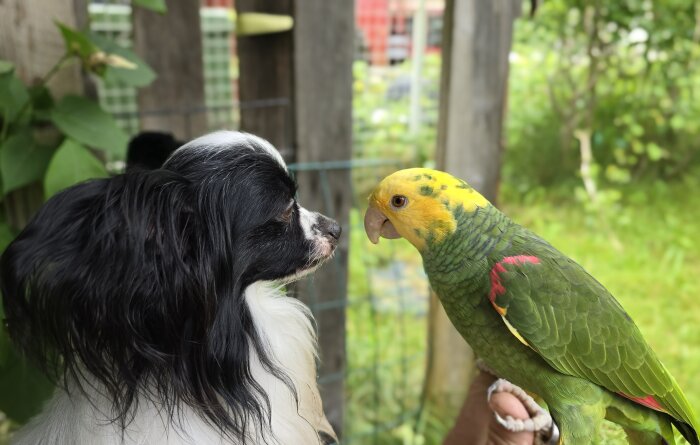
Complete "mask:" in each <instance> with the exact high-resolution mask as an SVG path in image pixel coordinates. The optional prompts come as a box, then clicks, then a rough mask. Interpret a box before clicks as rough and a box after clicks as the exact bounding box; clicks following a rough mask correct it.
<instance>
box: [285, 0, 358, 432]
mask: <svg viewBox="0 0 700 445" xmlns="http://www.w3.org/2000/svg"><path fill="white" fill-rule="evenodd" d="M295 7H296V10H295V26H294V87H295V88H294V98H295V103H294V105H295V107H294V110H295V113H294V115H295V121H296V152H297V161H298V162H316V161H330V160H347V159H350V157H351V155H352V59H353V42H354V36H355V23H354V2H352V1H342V2H336V1H328V0H303V1H297V2H296V3H295ZM298 178H299V185H300V190H299V195H300V197H301V198H302V199H303V200H304V205H305V206H307V207H309V208H312V209H318V210H320V211H322V212H326V213H327V214H329V215H332V216H333V217H334V218H335V219H336V220H337V221H338V222H339V223H340V224H341V226H342V227H343V235H342V237H341V242H340V246H339V247H338V251H337V253H336V259H335V262H334V263H333V264H329V265H327V266H326V267H324V268H323V269H322V270H320V271H319V272H317V273H316V275H315V278H314V279H313V281H312V284H313V288H314V290H315V295H316V296H317V298H318V300H317V302H318V303H319V304H321V305H323V303H324V302H326V303H328V302H331V301H333V302H334V304H330V305H328V306H326V308H325V310H323V312H321V313H319V314H318V315H317V322H318V327H319V341H320V347H321V375H326V376H335V378H332V379H327V380H326V381H325V382H322V391H321V395H322V397H323V403H324V406H325V407H326V414H327V415H328V420H329V421H330V423H331V425H333V428H334V429H335V430H336V431H337V432H338V433H339V434H340V433H341V428H342V425H343V403H344V396H343V395H344V391H343V386H344V372H345V367H346V359H345V303H346V291H347V266H348V262H347V260H348V243H349V239H350V235H349V229H350V227H349V210H350V206H351V200H352V195H351V184H350V171H349V170H336V171H329V172H323V171H321V172H309V173H300V174H299V177H298Z"/></svg>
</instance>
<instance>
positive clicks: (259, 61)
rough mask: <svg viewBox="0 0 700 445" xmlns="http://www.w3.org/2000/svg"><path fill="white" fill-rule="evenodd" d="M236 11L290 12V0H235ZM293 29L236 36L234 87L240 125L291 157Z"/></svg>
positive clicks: (287, 156) (292, 137)
mask: <svg viewBox="0 0 700 445" xmlns="http://www.w3.org/2000/svg"><path fill="white" fill-rule="evenodd" d="M236 11H237V12H238V14H241V13H244V12H262V13H270V14H285V15H292V13H293V10H292V1H291V0H276V1H274V2H271V1H265V0H237V1H236ZM292 40H293V32H292V31H286V32H280V33H274V34H263V35H254V36H244V37H239V38H238V40H237V45H236V46H237V52H238V60H239V78H238V91H239V99H240V104H241V107H240V108H241V110H240V113H241V129H242V130H244V131H248V132H250V133H254V134H256V135H258V136H261V137H263V138H265V139H267V140H269V141H270V142H272V144H273V145H274V146H275V147H277V149H278V150H279V151H280V153H282V156H283V157H284V158H285V159H286V160H287V161H293V160H294V156H295V154H294V147H293V145H294V119H293V97H292V96H293V73H292V69H293V68H292V57H293V53H292V48H293V45H292Z"/></svg>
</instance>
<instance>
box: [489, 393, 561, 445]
mask: <svg viewBox="0 0 700 445" xmlns="http://www.w3.org/2000/svg"><path fill="white" fill-rule="evenodd" d="M497 392H508V393H510V394H512V395H514V396H515V397H516V398H518V400H520V401H521V402H522V403H523V405H524V406H525V409H526V410H527V412H528V413H529V414H530V418H529V419H515V418H513V417H511V416H506V417H505V418H503V417H501V416H500V415H499V414H498V413H497V412H495V411H494V413H493V414H494V416H495V417H496V421H497V422H498V423H499V424H500V425H501V426H502V427H503V428H505V429H507V430H508V431H513V432H520V431H532V432H534V433H537V438H536V442H535V443H537V444H541V445H556V444H558V443H559V428H557V425H556V424H555V423H554V421H553V420H552V416H550V415H549V413H548V412H547V411H545V410H544V409H543V408H542V407H541V406H539V405H538V404H537V402H535V400H534V399H533V398H532V397H530V396H529V395H528V394H527V393H526V392H525V391H523V389H522V388H520V387H519V386H516V385H513V384H512V383H510V382H509V381H508V380H504V379H498V380H496V381H495V382H493V384H492V385H491V386H490V387H489V389H488V393H487V397H488V401H489V402H490V401H491V396H492V395H493V394H494V393H497Z"/></svg>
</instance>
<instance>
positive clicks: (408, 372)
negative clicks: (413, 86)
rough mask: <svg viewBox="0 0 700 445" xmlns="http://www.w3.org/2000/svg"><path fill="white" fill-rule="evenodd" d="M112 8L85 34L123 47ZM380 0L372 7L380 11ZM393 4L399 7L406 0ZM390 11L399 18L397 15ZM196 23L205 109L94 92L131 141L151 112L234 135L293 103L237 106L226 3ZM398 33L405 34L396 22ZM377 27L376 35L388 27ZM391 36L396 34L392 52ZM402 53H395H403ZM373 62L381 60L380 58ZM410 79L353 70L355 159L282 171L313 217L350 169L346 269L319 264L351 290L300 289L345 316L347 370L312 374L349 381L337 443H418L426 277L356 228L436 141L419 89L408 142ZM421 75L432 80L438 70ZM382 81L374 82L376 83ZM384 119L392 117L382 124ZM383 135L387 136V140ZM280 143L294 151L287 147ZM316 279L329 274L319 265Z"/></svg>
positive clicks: (430, 95)
mask: <svg viewBox="0 0 700 445" xmlns="http://www.w3.org/2000/svg"><path fill="white" fill-rule="evenodd" d="M103 3H104V2H103ZM113 3H115V2H109V1H108V2H106V4H100V5H91V7H90V14H91V18H92V22H91V27H92V29H93V31H96V32H98V33H102V34H104V35H106V36H109V37H112V38H115V39H116V40H117V41H118V42H120V43H121V44H122V45H124V46H126V47H130V46H131V40H130V39H131V28H130V16H129V14H130V8H129V7H128V6H127V5H123V4H113ZM120 3H123V2H120ZM360 3H362V2H358V7H360V6H361V5H360ZM375 3H376V2H375ZM379 3H381V2H379ZM379 3H377V5H369V6H371V7H381V5H380V4H379ZM398 3H399V4H403V6H406V5H408V4H409V3H410V2H407V1H400V2H398ZM432 3H435V2H432ZM439 3H441V2H439ZM400 6H401V5H400ZM212 11H214V12H212ZM409 12H410V10H409V9H405V10H403V9H402V10H401V11H399V14H398V15H399V17H403V18H404V19H406V18H410V14H409ZM368 14H369V15H368ZM396 15H397V14H395V13H394V17H395V16H396ZM384 16H386V17H389V18H391V17H392V15H391V14H384V12H383V11H371V10H370V11H365V15H364V16H363V17H365V19H364V20H365V21H364V22H363V23H358V32H360V33H362V32H366V31H367V30H368V26H369V27H387V26H388V27H390V29H389V30H388V31H386V33H387V35H388V33H389V32H392V33H394V34H395V33H396V32H397V28H396V24H395V23H394V22H395V18H394V19H391V20H390V21H379V20H377V17H384ZM367 17H369V19H367ZM201 20H202V22H201V23H202V34H203V36H202V39H203V51H204V70H205V82H206V84H205V91H206V106H205V107H199V108H197V107H192V108H190V109H185V110H183V109H178V110H169V109H163V110H139V109H138V105H137V101H136V92H135V91H134V90H133V89H129V88H123V87H119V86H117V85H105V84H101V85H99V97H100V102H101V104H102V105H103V106H104V107H105V109H107V110H108V111H109V112H111V113H112V115H113V116H115V118H116V119H117V120H118V122H119V123H120V125H121V126H122V128H124V129H125V130H126V131H127V132H128V133H130V134H136V133H137V132H138V128H139V127H138V123H139V118H140V117H141V116H143V115H148V114H177V115H181V116H184V117H185V120H186V121H187V120H188V119H193V118H194V117H196V115H199V114H201V113H204V114H206V116H207V123H208V126H209V128H210V129H212V130H214V129H221V128H227V129H237V128H238V127H239V116H240V110H241V109H246V108H256V109H261V110H265V109H269V110H274V109H277V108H278V107H285V108H287V107H289V106H290V104H291V101H290V100H289V98H285V97H279V98H269V99H266V100H260V101H250V102H238V101H237V100H236V97H235V85H236V80H237V79H236V73H237V66H236V58H235V57H234V55H232V54H231V50H232V48H235V41H233V40H232V35H233V28H232V26H231V25H230V23H229V22H228V18H226V14H224V13H223V12H222V9H221V8H202V15H201ZM408 25H409V26H410V23H408ZM363 30H364V31H363ZM398 31H401V29H400V27H399V29H398ZM377 32H378V33H379V35H382V32H384V31H381V30H380V31H377ZM377 32H375V33H373V34H372V35H374V34H377ZM403 32H404V33H405V30H404V31H403ZM397 41H398V39H394V43H393V45H394V46H396V42H397ZM399 43H400V42H399ZM373 48H374V51H375V53H376V51H377V48H379V50H382V48H384V50H387V51H388V50H389V49H390V48H388V47H387V46H386V45H384V46H382V44H381V43H380V44H378V45H374V46H373ZM394 49H395V48H394ZM399 53H401V51H393V52H392V54H393V55H394V56H396V54H399ZM401 54H402V57H403V56H405V55H406V54H404V53H401ZM375 57H379V59H378V60H380V61H381V60H384V61H388V59H386V58H384V59H383V58H382V56H376V54H375ZM359 63H361V62H359ZM356 68H357V67H356ZM433 70H434V67H433ZM406 72H407V70H406V69H403V70H401V69H399V70H394V69H391V68H388V67H386V66H382V65H381V64H380V66H371V67H370V66H369V65H365V66H364V67H363V68H362V69H359V71H357V70H356V75H355V83H356V85H355V110H354V116H355V117H354V119H355V122H354V135H353V138H354V141H355V147H354V156H353V159H351V160H340V161H336V162H320V163H306V164H291V165H290V166H289V168H290V171H291V172H293V173H294V174H298V173H301V172H304V175H306V177H307V178H308V175H314V176H317V178H316V179H317V180H318V181H317V183H318V184H319V187H320V188H321V190H320V192H321V195H322V196H323V200H322V201H323V204H322V208H317V209H314V210H318V211H320V212H322V213H324V214H326V215H328V216H331V217H333V216H335V215H336V214H337V213H338V210H339V209H335V208H334V207H333V200H332V199H331V197H330V187H329V177H331V176H332V175H334V174H337V173H338V172H345V173H347V172H349V173H350V175H351V178H352V181H351V183H352V190H351V196H352V206H351V209H350V219H349V221H350V222H349V225H350V227H345V228H344V229H345V230H344V233H345V236H348V237H349V238H350V240H349V246H350V248H349V257H348V264H347V265H343V264H341V263H340V262H339V259H338V258H336V259H335V260H334V262H333V263H331V264H328V265H326V266H325V267H326V268H341V267H347V268H348V269H347V272H348V286H347V288H346V289H343V288H341V287H340V286H338V288H337V289H336V295H333V296H328V295H323V298H321V296H320V295H318V294H317V290H316V288H315V287H314V282H313V279H310V280H309V282H308V283H306V285H305V286H303V288H304V289H305V292H306V294H305V295H304V296H303V299H304V300H305V301H306V302H307V303H308V304H309V306H310V308H311V310H312V312H313V313H314V316H315V318H316V320H317V323H320V322H321V321H322V320H323V319H324V317H328V316H332V314H333V311H332V310H331V309H337V308H344V310H345V320H346V321H345V332H346V342H345V344H346V357H347V361H346V367H345V369H342V370H340V371H337V372H333V373H326V374H321V375H320V376H319V383H320V384H321V385H327V384H332V383H337V382H338V381H339V380H340V381H344V388H345V400H344V407H343V408H344V413H345V414H344V428H343V438H342V442H343V443H345V444H374V445H378V444H399V443H401V444H406V445H410V444H419V443H423V440H422V439H421V437H420V431H418V432H417V431H416V427H417V426H418V425H419V420H420V419H419V418H420V414H421V396H422V391H423V383H424V374H425V369H426V359H427V358H426V342H427V326H426V324H427V320H426V314H427V310H428V285H427V280H426V278H425V275H424V273H423V271H422V267H421V263H420V259H419V257H418V255H417V254H416V253H415V251H414V250H413V249H412V248H410V246H408V245H407V243H405V242H403V241H394V242H383V243H382V244H381V246H379V247H376V246H373V245H371V244H370V243H369V241H368V240H367V239H366V237H365V235H364V230H363V227H362V215H363V214H364V210H365V208H366V197H367V195H368V193H369V190H370V188H371V187H372V186H373V185H374V184H376V183H377V182H378V181H379V180H380V179H381V178H382V177H384V176H385V175H387V174H389V173H391V172H392V171H394V170H396V169H398V168H401V167H404V166H407V165H414V164H415V163H416V162H423V160H424V159H425V158H426V157H427V155H426V154H425V152H426V151H429V150H430V149H431V148H432V147H431V144H433V143H434V142H433V140H434V129H435V128H434V127H435V123H436V113H435V111H436V110H435V101H436V98H437V94H436V91H430V90H428V91H424V96H425V100H424V102H425V101H427V103H423V104H422V107H423V109H424V111H425V113H424V116H423V122H422V125H423V126H424V127H425V128H422V129H421V132H420V133H419V134H417V135H416V134H413V135H409V134H408V133H407V125H408V123H407V119H405V118H404V117H402V116H401V114H400V113H399V112H397V110H403V112H405V111H406V110H407V108H408V106H407V101H408V89H407V86H406ZM428 76H435V73H433V74H428ZM377 82H378V83H380V84H381V87H379V88H377V86H376V85H374V84H376V83H377ZM358 85H360V87H359V89H358ZM368 98H369V99H368ZM387 114H388V115H390V117H391V119H386V115H387ZM404 114H405V113H404ZM290 124H291V123H290ZM164 130H167V129H164ZM378 134H379V136H382V135H383V136H384V139H382V138H381V137H378ZM187 136H188V137H195V136H197V135H196V134H188V135H187ZM426 141H428V142H426ZM426 144H427V146H428V147H427V148H426V147H425V145H426ZM287 145H288V146H292V141H289V144H287ZM378 147H379V148H378ZM382 147H384V148H382ZM406 147H409V148H408V149H407V148H406ZM387 156H388V157H389V159H387V158H386V157H387ZM417 158H421V159H422V160H420V159H417ZM300 200H301V201H302V202H303V201H304V196H300ZM317 273H324V271H323V269H322V270H320V271H319V272H317ZM327 408H328V407H327ZM418 429H420V428H418Z"/></svg>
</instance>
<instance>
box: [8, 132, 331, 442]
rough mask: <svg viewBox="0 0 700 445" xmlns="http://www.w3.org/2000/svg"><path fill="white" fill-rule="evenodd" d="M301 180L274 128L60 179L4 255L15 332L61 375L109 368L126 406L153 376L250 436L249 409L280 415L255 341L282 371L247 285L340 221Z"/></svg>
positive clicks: (213, 138)
mask: <svg viewBox="0 0 700 445" xmlns="http://www.w3.org/2000/svg"><path fill="white" fill-rule="evenodd" d="M295 193H296V189H295V183H294V181H293V179H292V178H291V177H290V175H289V173H288V171H287V168H286V166H285V164H284V161H283V160H282V158H281V156H280V155H279V153H278V152H277V151H276V150H275V149H274V148H273V147H272V146H271V145H270V144H269V143H268V142H266V141H264V140H263V139H260V138H258V137H255V136H252V135H249V134H244V133H237V132H218V133H213V134H210V135H207V136H204V137H201V138H199V139H196V140H194V141H192V142H190V143H188V144H186V145H184V146H183V147H181V148H179V149H178V150H177V151H175V152H174V153H173V154H172V155H171V156H170V157H169V159H168V160H167V161H166V162H165V164H164V165H163V167H162V168H161V169H158V170H153V171H145V170H141V171H134V172H130V173H127V174H124V175H119V176H115V177H112V178H109V179H100V180H93V181H89V182H85V183H82V184H79V185H76V186H74V187H72V188H69V189H67V190H65V191H63V192H61V193H59V194H57V195H55V196H54V197H52V198H51V199H50V200H49V201H48V202H47V203H46V204H45V205H44V206H43V207H42V208H41V209H40V210H39V212H38V213H37V215H36V216H35V217H34V219H33V220H32V221H31V222H30V223H29V225H28V226H27V227H26V228H25V229H24V230H23V231H22V233H21V234H20V235H19V236H18V237H17V238H16V239H15V241H13V242H12V244H11V245H10V246H9V247H8V248H7V249H6V251H5V252H4V254H3V255H2V259H1V261H0V280H1V286H2V293H3V296H4V301H3V302H4V308H5V314H6V322H7V326H8V329H9V332H10V335H11V337H12V339H13V340H14V342H15V343H16V344H17V345H18V346H19V347H20V348H21V349H22V350H23V351H24V352H25V353H26V354H27V355H29V356H30V357H32V358H33V359H35V360H36V362H37V363H39V364H40V365H41V366H42V367H43V368H44V369H45V370H46V371H47V372H48V373H49V375H51V376H53V377H54V378H55V379H56V380H57V381H58V382H61V383H62V382H64V381H65V379H64V376H68V379H69V380H70V381H72V382H75V383H77V384H78V385H80V384H81V383H82V382H85V381H89V382H94V381H95V379H96V380H97V382H96V383H97V384H99V385H102V386H104V387H105V388H106V390H107V392H108V394H109V396H110V397H111V399H112V400H113V403H114V410H115V411H114V413H113V414H114V416H115V418H116V419H118V420H119V421H120V422H123V423H124V422H128V420H129V416H130V415H133V406H132V405H133V402H134V400H135V397H136V396H137V395H140V394H143V393H144V392H145V393H146V396H149V397H152V398H154V399H157V401H158V403H160V404H164V405H165V407H166V408H174V407H176V406H178V404H180V403H187V404H189V405H191V406H195V407H199V409H200V410H201V414H202V415H203V416H204V417H205V418H206V419H207V420H208V421H210V422H211V423H213V424H215V425H216V426H218V427H220V428H221V429H222V430H223V431H224V432H228V433H230V434H232V435H235V436H238V437H244V436H245V434H246V433H245V425H246V424H247V423H249V417H250V416H253V418H254V420H257V422H258V423H259V424H261V425H262V424H264V423H265V422H266V421H267V419H266V418H265V414H264V413H265V412H266V410H265V409H264V407H265V404H266V396H265V391H264V389H263V388H260V387H259V385H257V384H256V382H255V381H254V380H253V379H252V377H251V374H250V363H249V353H250V348H254V349H255V350H256V351H257V353H258V355H259V357H260V360H261V362H262V363H263V365H264V366H265V367H267V368H269V369H270V372H272V373H275V374H276V375H277V374H278V375H279V377H280V378H281V379H282V380H284V374H283V373H282V372H279V371H275V364H274V363H272V362H271V360H270V359H269V358H267V355H266V351H265V348H264V347H263V345H262V342H261V340H260V339H259V338H258V334H257V331H256V328H255V325H254V320H253V319H252V317H251V313H250V311H249V310H248V307H247V306H246V303H245V299H244V297H243V293H244V290H245V289H246V287H247V286H249V285H250V284H252V283H254V282H257V281H279V282H288V281H293V280H294V279H296V278H298V277H300V276H303V275H304V274H306V273H309V272H310V271H312V270H314V269H315V268H317V267H318V266H319V265H320V264H322V263H323V262H324V261H325V260H326V259H328V258H329V257H330V256H331V255H332V254H333V252H334V250H335V247H336V245H337V242H338V238H339V236H340V227H339V225H338V224H337V223H336V222H335V221H333V220H331V219H329V218H327V217H325V216H323V215H320V214H318V213H314V212H311V211H308V210H306V209H304V208H303V207H301V206H300V205H299V203H298V202H297V200H296V197H295ZM147 385H148V387H146V386H147ZM170 412H171V414H172V411H170Z"/></svg>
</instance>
